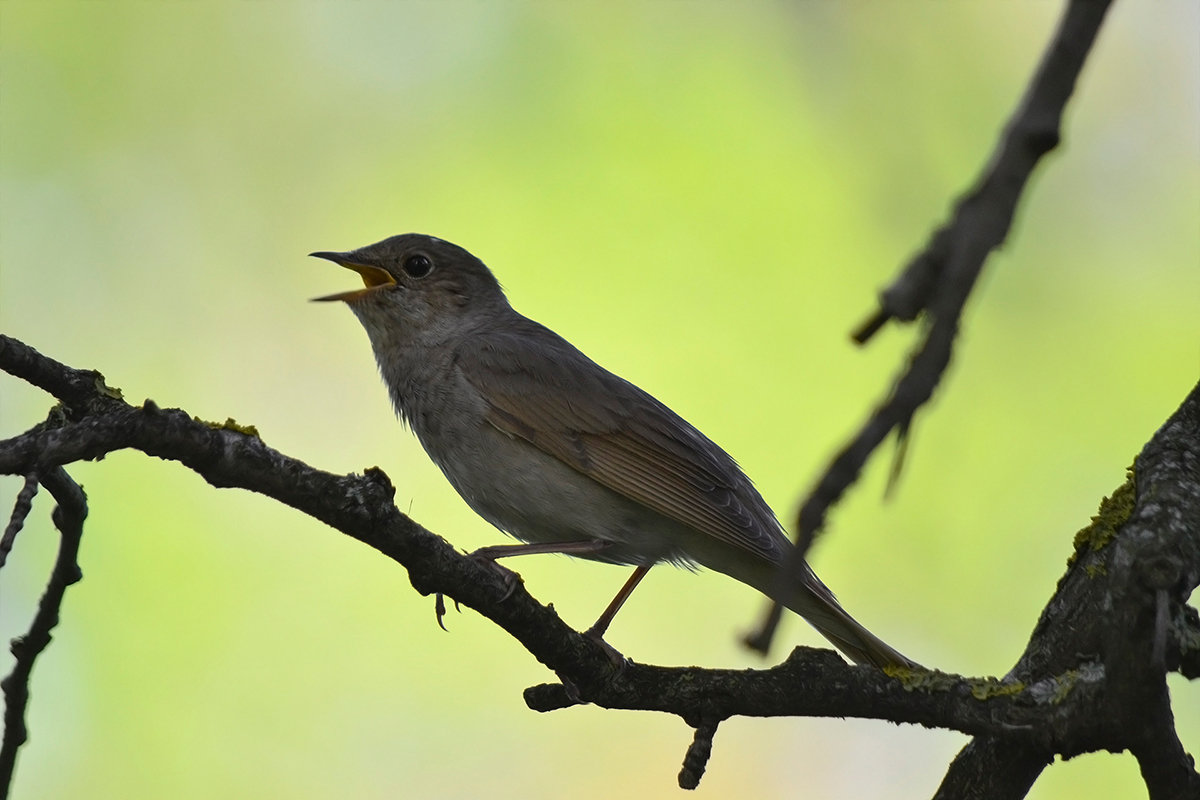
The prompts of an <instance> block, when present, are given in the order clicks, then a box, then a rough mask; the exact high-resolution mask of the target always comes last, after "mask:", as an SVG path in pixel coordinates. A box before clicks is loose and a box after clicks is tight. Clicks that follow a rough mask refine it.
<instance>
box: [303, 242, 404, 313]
mask: <svg viewBox="0 0 1200 800" xmlns="http://www.w3.org/2000/svg"><path fill="white" fill-rule="evenodd" d="M309 255H310V256H316V257H317V258H323V259H325V260H327V261H332V262H333V263H335V264H339V265H341V266H343V267H345V268H346V269H352V270H354V271H355V272H357V273H358V274H359V275H361V276H362V279H363V288H362V289H352V290H350V291H348V292H338V293H337V294H327V295H325V296H324V297H314V298H313V302H324V301H328V300H341V301H343V302H347V303H348V302H350V301H351V300H357V299H358V298H360V297H362V296H363V295H366V294H369V293H370V292H373V291H375V290H376V289H383V288H386V287H388V286H395V285H396V279H395V278H393V277H392V276H391V274H390V273H389V272H388V271H387V270H385V269H381V268H380V267H373V266H371V265H370V264H358V263H355V262H354V261H351V260H350V259H349V255H350V254H349V253H329V252H320V253H309Z"/></svg>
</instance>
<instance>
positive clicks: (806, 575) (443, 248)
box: [311, 233, 915, 667]
mask: <svg viewBox="0 0 1200 800" xmlns="http://www.w3.org/2000/svg"><path fill="white" fill-rule="evenodd" d="M311 255H312V256H315V257H318V258H322V259H326V260H329V261H332V262H334V263H335V264H338V265H340V266H342V267H345V268H348V269H351V270H353V271H354V272H356V273H358V275H359V276H360V277H361V278H362V282H363V286H362V288H356V289H353V290H350V291H344V292H339V293H336V294H330V295H326V296H323V297H318V298H314V300H316V301H340V302H343V303H345V304H346V305H347V306H349V308H350V310H351V311H353V313H354V314H355V316H356V317H357V318H358V320H359V321H360V322H361V323H362V326H363V327H364V328H365V330H366V332H367V337H368V339H369V340H370V343H371V346H372V349H373V351H374V354H375V359H376V362H377V364H378V367H379V372H380V375H381V377H382V379H383V382H384V384H385V385H386V386H387V389H388V392H389V395H390V397H391V401H392V404H393V405H394V407H395V410H396V413H397V415H398V416H399V418H400V419H401V421H402V422H403V423H404V424H406V425H407V426H408V427H409V428H410V429H411V430H412V432H413V433H415V435H416V437H417V439H418V440H419V441H420V443H421V445H422V446H423V448H424V449H425V451H426V453H427V454H428V455H429V457H430V459H431V460H432V461H433V462H434V463H435V464H436V465H437V466H438V467H439V468H440V469H441V470H442V472H443V473H444V474H445V477H446V478H447V479H448V480H449V482H450V484H451V485H452V486H453V487H454V489H455V490H456V491H457V492H458V494H459V495H460V496H461V497H462V499H463V500H464V501H465V502H466V503H467V505H468V506H470V507H471V508H472V509H473V510H474V511H475V512H476V513H477V514H478V515H479V516H481V517H482V518H483V519H485V520H487V521H488V522H489V523H491V524H492V525H494V526H495V527H496V528H498V529H500V530H501V531H502V532H504V533H506V534H509V535H511V536H512V537H514V538H515V539H517V540H519V542H520V543H517V544H504V545H494V546H491V547H485V548H482V549H480V550H478V551H476V553H475V555H477V556H479V557H482V558H486V559H489V560H494V559H496V558H503V557H508V556H513V555H522V554H528V553H566V554H568V555H572V556H575V557H579V558H586V559H590V560H594V561H600V562H606V563H610V564H619V565H626V566H632V567H634V572H633V574H632V575H631V576H630V578H629V579H628V581H627V582H626V584H625V585H624V586H623V587H622V589H621V591H620V592H619V593H618V594H617V596H616V597H615V598H614V599H613V601H612V602H611V603H610V604H609V605H608V607H607V608H606V609H605V611H604V613H603V614H602V615H601V616H600V618H599V619H598V620H597V622H596V624H595V625H593V626H592V627H591V628H589V629H588V634H589V635H591V636H593V637H594V638H596V639H599V640H602V639H603V636H604V634H605V632H606V631H607V628H608V626H609V624H610V623H611V622H612V618H613V617H614V616H615V614H616V613H617V611H618V610H619V609H620V608H621V606H622V604H623V603H624V601H625V600H626V599H627V598H628V596H629V594H630V593H631V592H632V591H633V590H634V588H635V587H636V586H637V584H638V583H639V582H640V581H641V579H642V578H643V577H645V575H646V573H647V572H648V571H649V570H650V569H651V568H652V567H653V566H654V565H656V564H659V563H671V564H675V565H680V566H685V567H689V568H695V567H704V568H707V569H711V570H715V571H716V572H720V573H723V574H725V575H727V576H729V577H731V578H733V579H735V580H737V581H740V582H742V583H744V584H746V585H748V586H750V587H753V588H754V589H756V590H758V591H759V592H761V593H763V594H765V595H767V596H769V597H778V600H779V602H781V603H782V604H783V605H784V606H786V607H787V608H789V609H791V610H792V611H794V612H795V613H797V614H799V615H800V616H801V617H803V618H804V619H805V620H807V621H808V622H809V623H810V624H811V625H812V626H813V627H814V628H816V630H817V631H818V632H819V633H820V634H821V635H822V636H824V637H825V638H826V639H827V640H829V641H830V642H831V643H832V644H833V645H834V646H836V647H837V648H838V649H839V650H840V651H841V652H842V653H843V654H845V655H846V656H847V657H848V658H849V659H850V660H851V661H853V662H855V663H860V664H871V665H874V666H876V667H912V666H915V664H914V662H912V661H910V660H909V659H908V658H907V657H905V656H904V655H902V654H901V653H900V652H898V651H897V650H895V649H894V648H892V647H891V646H890V645H888V644H887V643H885V642H884V641H883V640H882V639H880V638H879V637H878V636H876V635H875V634H873V633H871V632H870V631H869V630H867V629H866V628H865V627H864V626H862V625H861V624H859V623H858V622H857V621H856V620H855V619H854V618H853V617H851V616H850V614H849V613H847V612H846V611H845V610H844V609H843V608H842V606H841V605H840V604H839V603H838V601H837V599H836V598H835V596H834V594H833V592H831V591H830V590H829V588H828V587H826V586H825V584H824V583H822V582H821V580H820V579H819V578H818V577H817V575H816V574H815V573H814V572H813V571H812V569H811V567H809V565H808V564H807V563H805V564H803V569H802V571H801V573H800V575H799V577H798V579H797V580H794V581H792V582H790V584H789V585H788V586H786V588H784V589H783V593H782V594H779V587H777V583H778V582H779V580H780V578H779V566H780V564H781V563H783V562H784V561H785V559H786V558H787V557H788V554H789V553H790V552H791V550H792V548H793V547H794V545H793V544H792V543H791V541H790V539H789V538H788V536H787V535H786V533H785V532H784V529H783V526H782V525H781V524H780V522H779V521H778V519H777V518H776V516H775V514H774V512H772V510H771V508H770V507H769V506H768V505H767V503H766V501H765V500H764V499H763V498H762V496H761V495H760V494H759V492H758V491H757V490H756V489H755V487H754V485H753V483H752V482H751V481H750V479H749V478H748V477H747V476H746V475H745V473H744V472H743V471H742V470H741V468H740V467H739V466H738V465H737V463H736V462H735V461H734V459H733V458H732V457H730V456H729V455H728V454H727V453H726V452H725V451H724V450H723V449H721V448H720V447H719V446H718V445H716V444H715V443H714V442H713V441H711V440H710V439H709V438H708V437H706V436H705V435H704V434H703V433H701V432H700V431H699V430H698V429H697V428H696V427H694V426H693V425H691V424H690V423H688V422H687V421H685V420H684V419H683V418H682V417H680V416H679V415H678V414H676V413H675V412H674V411H672V410H671V409H670V408H668V407H667V406H666V405H665V404H663V403H662V402H660V401H659V400H657V399H655V398H654V397H653V396H651V395H650V394H649V393H647V392H646V391H644V390H642V389H641V388H639V387H637V386H635V385H634V384H633V383H631V382H629V381H627V380H625V379H623V378H621V377H619V376H618V375H616V374H614V373H612V372H610V371H608V370H606V369H604V368H603V367H601V366H600V365H599V364H597V363H596V362H594V361H592V360H591V359H590V358H588V357H587V356H586V355H584V354H583V353H582V352H580V351H579V350H578V349H577V348H575V347H574V346H573V345H571V344H570V343H569V342H568V341H567V340H566V339H564V338H563V337H561V336H559V335H558V334H557V333H555V332H553V331H552V330H550V329H549V328H547V327H545V326H544V325H541V324H539V323H537V322H535V321H533V320H531V319H529V318H528V317H525V316H523V315H522V314H520V313H518V312H517V311H516V310H515V309H514V308H513V307H512V306H511V305H510V304H509V301H508V299H507V297H506V296H505V293H504V291H503V289H502V288H501V286H500V283H499V282H498V280H497V279H496V277H495V276H494V275H493V273H492V272H491V270H490V269H489V268H488V267H487V266H486V265H485V264H484V263H483V262H482V261H480V260H479V259H478V258H476V257H475V256H474V255H472V254H471V253H470V252H468V251H467V250H465V249H463V248H462V247H459V246H458V245H455V244H452V243H450V242H448V241H445V240H442V239H439V238H436V237H433V236H428V235H424V234H418V233H406V234H401V235H398V236H392V237H390V238H387V239H384V240H382V241H379V242H376V243H374V244H371V245H367V246H365V247H361V248H358V249H356V250H350V251H344V252H333V251H320V252H314V253H312V254H311Z"/></svg>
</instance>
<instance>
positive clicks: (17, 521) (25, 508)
mask: <svg viewBox="0 0 1200 800" xmlns="http://www.w3.org/2000/svg"><path fill="white" fill-rule="evenodd" d="M37 490H38V479H37V475H36V474H33V473H30V474H29V475H26V476H25V485H24V486H22V487H21V491H20V492H18V493H17V500H16V502H14V503H13V512H12V515H11V516H10V517H9V518H8V525H6V526H5V528H4V537H3V538H0V567H3V566H4V565H5V564H6V563H8V554H9V553H11V552H12V548H13V543H14V542H15V541H16V539H17V534H18V533H20V532H21V528H23V527H25V518H26V517H27V516H29V511H30V509H32V508H33V497H34V495H36V494H37Z"/></svg>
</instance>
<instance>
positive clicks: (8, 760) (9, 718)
mask: <svg viewBox="0 0 1200 800" xmlns="http://www.w3.org/2000/svg"><path fill="white" fill-rule="evenodd" d="M40 477H41V483H42V485H43V486H45V487H46V489H47V490H48V491H49V492H50V494H51V495H52V496H53V497H54V499H55V500H56V501H57V502H58V505H57V506H56V507H55V509H54V513H53V514H52V518H53V520H54V525H55V527H57V528H58V530H59V532H60V533H61V534H62V538H61V540H60V542H59V547H58V558H57V559H55V562H54V569H53V570H52V571H51V573H50V579H49V581H47V583H46V591H45V592H44V593H43V594H42V599H41V600H40V601H39V602H38V608H37V613H35V614H34V617H33V622H32V623H31V624H30V626H29V631H28V632H27V633H26V634H25V635H24V636H19V637H17V638H16V639H13V640H12V643H11V645H10V649H11V651H12V654H13V656H15V657H16V662H15V663H14V664H13V669H12V672H10V673H9V674H8V676H7V677H6V678H4V680H2V681H0V690H2V691H3V693H4V739H3V741H2V742H0V798H6V797H8V792H9V789H10V788H11V784H12V776H13V768H14V767H15V766H16V761H17V752H18V750H20V748H21V745H23V744H24V743H25V741H26V739H28V738H29V732H28V729H27V728H26V726H25V707H26V706H27V705H28V704H29V676H30V675H31V674H32V672H33V664H34V661H36V660H37V657H38V656H39V655H40V654H41V653H42V651H43V650H45V649H46V647H47V645H49V644H50V632H51V631H52V630H54V626H56V625H57V624H58V612H59V608H60V607H61V606H62V600H63V594H64V593H65V592H66V590H67V587H68V586H70V585H71V584H73V583H76V582H77V581H78V580H79V579H80V578H81V577H82V575H81V573H80V571H79V562H78V557H79V540H80V538H81V537H82V535H83V521H84V519H86V518H87V496H86V495H85V494H84V493H83V489H81V488H80V486H79V484H77V483H75V481H73V480H71V477H70V476H69V475H67V471H66V470H64V469H63V468H62V467H55V468H53V469H51V470H49V471H47V472H46V473H45V474H43V475H41V476H40Z"/></svg>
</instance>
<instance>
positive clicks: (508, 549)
mask: <svg viewBox="0 0 1200 800" xmlns="http://www.w3.org/2000/svg"><path fill="white" fill-rule="evenodd" d="M611 546H612V545H611V543H609V542H605V541H601V540H600V539H584V540H581V541H578V542H536V543H526V542H522V543H521V544H493V545H490V546H488V547H481V548H479V549H478V550H476V551H475V552H473V553H471V557H472V558H484V559H487V560H488V561H495V560H496V559H498V558H510V557H512V556H532V555H538V554H539V553H566V554H567V555H575V556H578V555H591V554H592V553H599V552H600V551H601V550H604V549H605V548H607V547H611Z"/></svg>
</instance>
